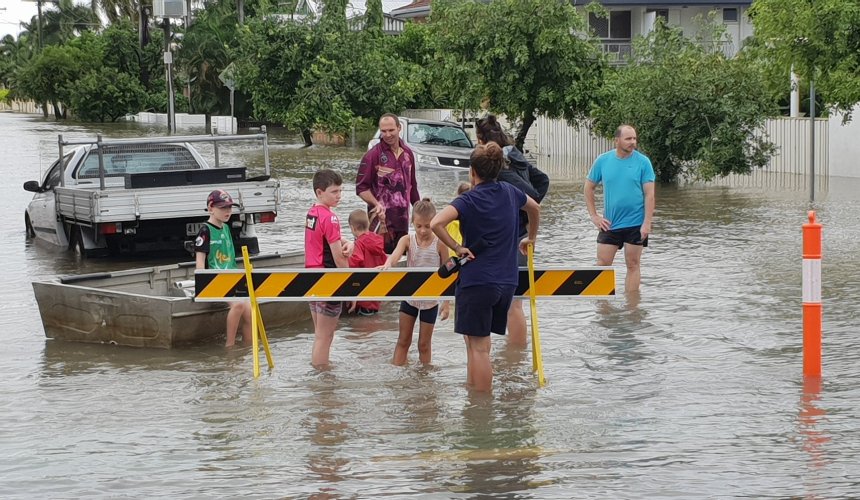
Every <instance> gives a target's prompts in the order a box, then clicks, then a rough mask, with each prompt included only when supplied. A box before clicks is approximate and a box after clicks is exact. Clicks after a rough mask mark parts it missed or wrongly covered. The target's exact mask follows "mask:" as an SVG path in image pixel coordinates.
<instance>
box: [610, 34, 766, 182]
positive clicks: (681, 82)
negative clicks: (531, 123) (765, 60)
mask: <svg viewBox="0 0 860 500" xmlns="http://www.w3.org/2000/svg"><path fill="white" fill-rule="evenodd" d="M709 38H710V39H711V40H718V39H719V37H709ZM634 54H635V58H634V59H633V60H631V61H630V64H629V65H628V66H626V67H622V68H619V69H618V70H617V71H616V72H614V73H611V74H610V75H609V76H608V78H607V81H606V84H605V86H604V87H603V89H602V91H601V97H600V99H599V101H598V103H597V105H595V107H594V110H593V116H594V119H595V125H596V128H597V130H598V132H599V133H601V134H602V135H604V136H606V137H612V135H613V133H614V131H615V129H616V127H617V126H618V125H620V124H622V123H627V124H630V125H633V126H634V127H635V128H636V129H637V131H638V136H639V145H640V148H641V149H642V150H643V151H644V152H645V153H646V154H647V155H648V156H649V157H650V158H651V160H652V163H653V164H654V170H655V172H656V174H657V177H658V179H660V180H661V181H663V182H668V181H674V180H675V179H677V178H678V177H692V178H703V179H711V178H713V177H716V176H723V175H727V174H730V173H748V172H750V171H751V169H752V168H754V167H762V166H764V165H766V164H767V162H768V160H769V158H770V155H771V154H772V152H773V146H772V144H771V143H769V142H768V141H767V139H766V138H765V137H762V135H761V129H762V125H763V124H764V120H765V118H766V117H767V116H769V115H771V114H773V113H774V112H775V105H774V103H773V101H772V100H771V99H770V97H769V94H768V93H767V92H766V90H765V88H764V82H763V79H762V77H761V73H760V72H758V71H757V70H756V69H755V67H753V66H750V65H748V64H746V62H745V61H743V60H741V59H726V57H725V56H724V55H723V53H722V51H720V50H719V49H718V47H717V46H715V45H713V44H712V45H710V46H709V45H708V44H707V43H704V41H696V40H690V39H687V38H685V37H684V35H683V33H682V32H681V30H680V29H679V28H668V27H666V26H665V25H663V24H662V23H658V26H657V28H656V29H655V30H654V31H653V32H651V33H650V34H649V36H648V37H646V38H644V39H641V40H639V41H637V42H636V43H635V46H634Z"/></svg>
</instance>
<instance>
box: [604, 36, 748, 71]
mask: <svg viewBox="0 0 860 500" xmlns="http://www.w3.org/2000/svg"><path fill="white" fill-rule="evenodd" d="M697 43H699V44H701V45H702V46H704V47H705V48H706V49H707V50H708V51H709V52H712V53H722V54H723V55H724V56H726V58H727V59H731V58H732V57H734V56H735V54H737V49H736V48H735V44H734V43H733V42H731V41H719V42H697ZM600 44H601V46H602V48H603V53H604V54H606V57H607V61H608V62H609V65H610V66H624V65H626V64H627V61H628V60H629V59H630V58H631V57H633V43H632V42H631V41H630V40H601V41H600Z"/></svg>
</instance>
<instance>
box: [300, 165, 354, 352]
mask: <svg viewBox="0 0 860 500" xmlns="http://www.w3.org/2000/svg"><path fill="white" fill-rule="evenodd" d="M313 187H314V194H315V195H316V197H317V201H316V203H314V205H313V206H312V207H311V209H310V210H308V214H307V217H306V219H305V267H306V268H335V267H348V266H349V263H348V262H347V257H346V255H345V254H347V253H348V251H349V250H351V248H349V247H351V244H349V243H348V242H344V241H343V240H342V239H341V236H340V221H339V220H338V218H337V215H335V213H334V212H333V211H332V209H333V208H334V207H336V206H337V204H338V203H340V198H341V195H342V194H343V179H342V178H341V176H340V174H338V173H337V172H335V171H333V170H329V169H323V170H320V171H318V172H316V173H315V174H314V178H313ZM310 308H311V318H312V319H313V322H314V347H313V352H312V353H311V365H313V366H314V367H315V368H324V367H326V366H327V365H328V364H329V353H330V351H331V343H332V341H333V340H334V331H335V329H336V328H337V320H338V317H340V313H341V302H340V301H319V302H310Z"/></svg>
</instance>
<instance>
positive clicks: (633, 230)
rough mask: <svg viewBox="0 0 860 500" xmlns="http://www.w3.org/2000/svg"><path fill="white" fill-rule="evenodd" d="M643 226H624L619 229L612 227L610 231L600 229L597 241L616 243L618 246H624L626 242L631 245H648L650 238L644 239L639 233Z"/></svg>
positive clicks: (604, 243)
mask: <svg viewBox="0 0 860 500" xmlns="http://www.w3.org/2000/svg"><path fill="white" fill-rule="evenodd" d="M640 227H641V226H634V227H622V228H619V229H611V230H609V231H602V230H601V231H600V232H599V233H597V242H598V243H601V244H603V245H615V246H617V247H618V248H624V244H625V243H629V244H631V245H639V246H641V247H645V248H647V247H648V238H645V240H644V241H643V240H642V234H640V233H639V229H640Z"/></svg>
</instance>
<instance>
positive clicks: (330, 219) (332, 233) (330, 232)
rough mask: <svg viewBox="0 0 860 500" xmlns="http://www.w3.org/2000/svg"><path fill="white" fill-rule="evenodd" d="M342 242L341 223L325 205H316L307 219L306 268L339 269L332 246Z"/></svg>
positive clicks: (309, 212) (309, 211)
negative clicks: (332, 252)
mask: <svg viewBox="0 0 860 500" xmlns="http://www.w3.org/2000/svg"><path fill="white" fill-rule="evenodd" d="M336 241H340V221H339V220H338V218H337V215H335V214H334V212H332V211H331V210H330V209H329V208H328V207H327V206H325V205H314V206H312V207H311V209H310V210H308V215H307V218H306V219H305V267H309V268H318V267H337V264H335V262H334V257H333V256H332V254H331V246H330V245H331V244H332V243H334V242H336Z"/></svg>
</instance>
